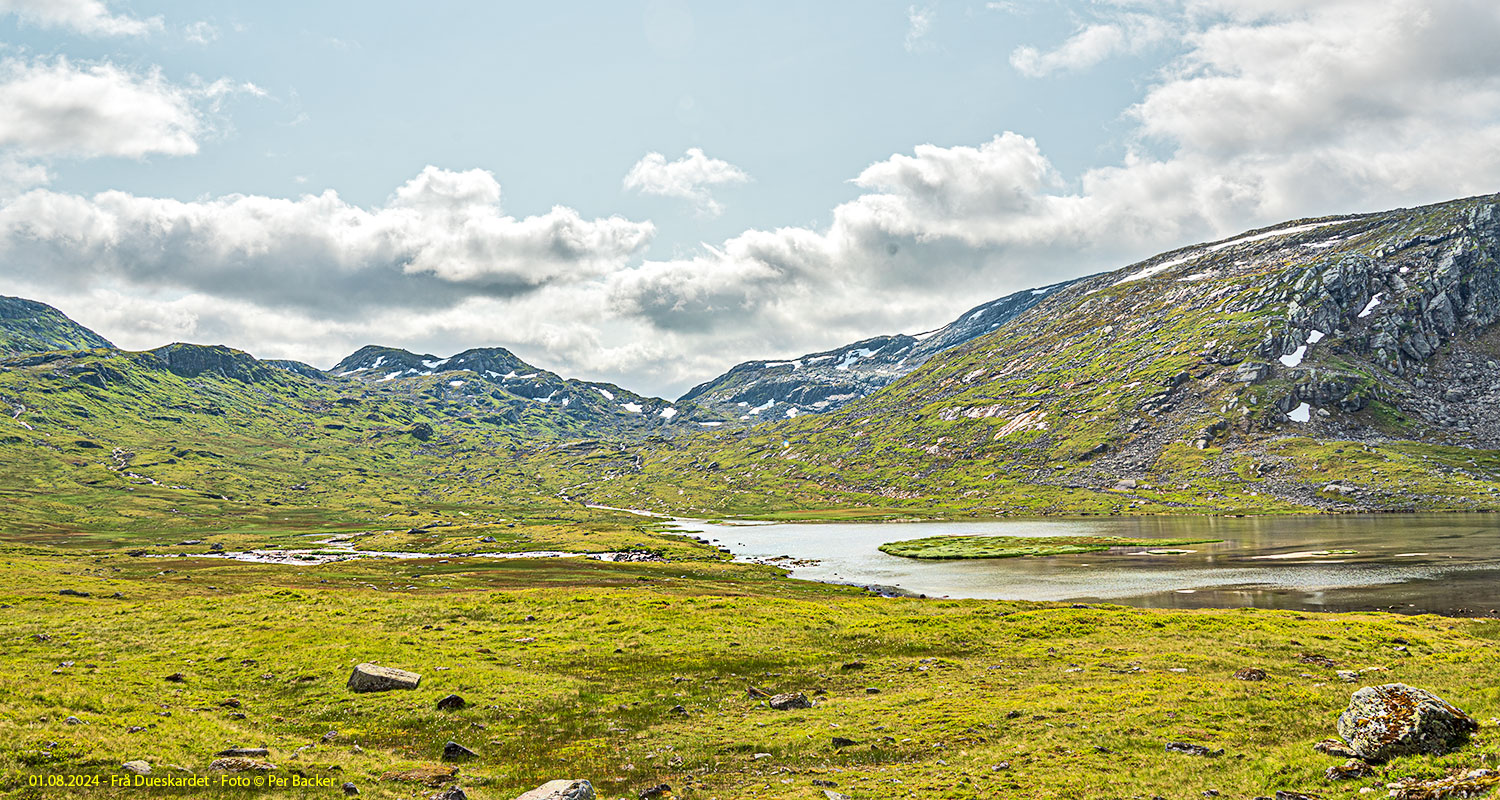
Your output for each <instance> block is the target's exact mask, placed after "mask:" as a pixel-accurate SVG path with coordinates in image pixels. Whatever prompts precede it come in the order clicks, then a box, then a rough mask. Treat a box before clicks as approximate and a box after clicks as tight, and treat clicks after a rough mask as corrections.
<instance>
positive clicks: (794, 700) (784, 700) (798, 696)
mask: <svg viewBox="0 0 1500 800" xmlns="http://www.w3.org/2000/svg"><path fill="white" fill-rule="evenodd" d="M770 705H771V708H774V709H776V710H777V711H791V710H792V709H797V708H812V706H813V704H812V701H811V700H809V699H807V695H805V694H803V693H801V692H787V693H785V694H778V695H776V696H774V697H772V698H771V700H770Z"/></svg>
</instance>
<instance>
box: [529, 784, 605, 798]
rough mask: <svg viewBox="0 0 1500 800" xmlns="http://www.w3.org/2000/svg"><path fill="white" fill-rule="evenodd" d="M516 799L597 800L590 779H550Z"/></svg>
mask: <svg viewBox="0 0 1500 800" xmlns="http://www.w3.org/2000/svg"><path fill="white" fill-rule="evenodd" d="M516 800H595V798H594V785H593V784H592V783H589V782H588V781H569V780H561V781H548V782H547V783H544V784H542V785H541V786H538V787H536V788H535V789H532V790H531V791H529V792H527V793H525V794H523V795H520V796H519V797H517V798H516Z"/></svg>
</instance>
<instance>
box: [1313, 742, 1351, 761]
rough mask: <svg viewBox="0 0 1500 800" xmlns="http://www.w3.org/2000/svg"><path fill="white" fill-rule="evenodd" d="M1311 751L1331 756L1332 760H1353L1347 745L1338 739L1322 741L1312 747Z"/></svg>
mask: <svg viewBox="0 0 1500 800" xmlns="http://www.w3.org/2000/svg"><path fill="white" fill-rule="evenodd" d="M1313 749H1314V750H1316V751H1318V752H1319V753H1323V754H1325V755H1330V756H1333V757H1334V758H1354V753H1353V751H1351V750H1350V749H1349V748H1348V746H1347V745H1345V744H1344V743H1343V742H1341V741H1339V740H1338V739H1324V740H1323V741H1321V742H1318V743H1317V744H1315V745H1313Z"/></svg>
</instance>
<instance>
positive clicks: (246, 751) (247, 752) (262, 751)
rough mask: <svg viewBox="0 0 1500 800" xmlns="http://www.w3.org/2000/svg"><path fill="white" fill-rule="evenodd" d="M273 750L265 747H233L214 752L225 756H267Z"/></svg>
mask: <svg viewBox="0 0 1500 800" xmlns="http://www.w3.org/2000/svg"><path fill="white" fill-rule="evenodd" d="M270 754H271V751H270V750H267V749H266V748H264V747H231V748H229V749H228V750H220V751H219V752H217V753H214V755H216V756H222V757H224V758H265V757H266V756H268V755H270Z"/></svg>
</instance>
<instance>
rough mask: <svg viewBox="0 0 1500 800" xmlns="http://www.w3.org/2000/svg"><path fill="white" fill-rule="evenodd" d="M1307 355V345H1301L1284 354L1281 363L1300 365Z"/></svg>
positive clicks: (1289, 365)
mask: <svg viewBox="0 0 1500 800" xmlns="http://www.w3.org/2000/svg"><path fill="white" fill-rule="evenodd" d="M1305 355H1307V345H1305V344H1304V345H1302V346H1301V347H1299V348H1297V349H1296V350H1295V351H1293V352H1291V353H1288V354H1287V355H1284V356H1282V357H1281V363H1283V364H1285V365H1287V366H1288V367H1295V366H1299V365H1300V364H1301V363H1302V357H1303V356H1305ZM1305 421H1306V420H1304V422H1305Z"/></svg>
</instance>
